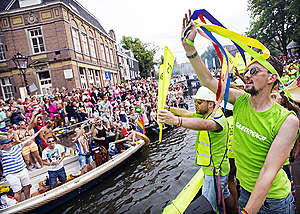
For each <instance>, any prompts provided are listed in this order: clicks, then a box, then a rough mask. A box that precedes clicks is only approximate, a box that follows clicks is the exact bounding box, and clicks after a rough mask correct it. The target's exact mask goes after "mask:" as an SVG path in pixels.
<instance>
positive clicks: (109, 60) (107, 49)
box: [106, 46, 111, 63]
mask: <svg viewBox="0 0 300 214" xmlns="http://www.w3.org/2000/svg"><path fill="white" fill-rule="evenodd" d="M106 53H107V61H108V62H109V63H111V58H110V55H109V48H108V46H106Z"/></svg>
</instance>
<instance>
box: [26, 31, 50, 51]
mask: <svg viewBox="0 0 300 214" xmlns="http://www.w3.org/2000/svg"><path fill="white" fill-rule="evenodd" d="M28 36H29V39H30V44H31V50H32V53H33V54H39V53H43V52H45V51H46V46H45V40H44V37H43V31H42V28H41V27H38V28H33V29H29V30H28ZM34 40H36V43H37V44H36V45H34V44H33V43H34V42H33V41H34ZM36 50H37V51H36Z"/></svg>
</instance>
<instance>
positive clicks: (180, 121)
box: [177, 117, 182, 127]
mask: <svg viewBox="0 0 300 214" xmlns="http://www.w3.org/2000/svg"><path fill="white" fill-rule="evenodd" d="M181 125H182V118H181V117H178V123H177V127H179V126H181Z"/></svg>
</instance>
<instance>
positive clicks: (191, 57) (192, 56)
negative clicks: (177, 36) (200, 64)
mask: <svg viewBox="0 0 300 214" xmlns="http://www.w3.org/2000/svg"><path fill="white" fill-rule="evenodd" d="M196 56H198V52H197V51H195V53H193V54H192V55H186V57H187V58H189V59H193V58H195V57H196Z"/></svg>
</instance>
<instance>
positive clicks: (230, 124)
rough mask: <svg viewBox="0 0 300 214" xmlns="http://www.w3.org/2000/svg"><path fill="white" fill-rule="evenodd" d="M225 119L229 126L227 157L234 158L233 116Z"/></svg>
mask: <svg viewBox="0 0 300 214" xmlns="http://www.w3.org/2000/svg"><path fill="white" fill-rule="evenodd" d="M226 119H227V121H228V125H229V132H228V150H227V156H228V158H234V155H233V151H232V138H233V116H230V117H227V118H226Z"/></svg>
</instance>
